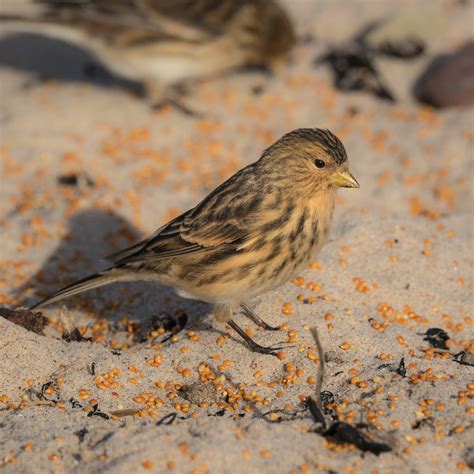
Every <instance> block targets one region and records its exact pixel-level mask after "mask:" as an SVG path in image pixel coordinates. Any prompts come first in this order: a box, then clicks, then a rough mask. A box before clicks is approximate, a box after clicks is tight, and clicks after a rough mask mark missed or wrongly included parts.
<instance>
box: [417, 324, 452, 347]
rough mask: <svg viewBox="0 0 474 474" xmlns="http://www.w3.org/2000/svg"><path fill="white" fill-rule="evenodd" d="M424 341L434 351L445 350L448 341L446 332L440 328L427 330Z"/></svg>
mask: <svg viewBox="0 0 474 474" xmlns="http://www.w3.org/2000/svg"><path fill="white" fill-rule="evenodd" d="M424 336H425V337H424V338H423V340H424V341H427V342H428V343H429V345H430V346H431V347H434V348H435V349H444V350H447V349H448V346H447V345H446V341H448V340H449V339H450V337H449V336H448V334H447V333H446V331H444V330H443V329H440V328H429V329H428V330H427V331H426V333H425V334H424Z"/></svg>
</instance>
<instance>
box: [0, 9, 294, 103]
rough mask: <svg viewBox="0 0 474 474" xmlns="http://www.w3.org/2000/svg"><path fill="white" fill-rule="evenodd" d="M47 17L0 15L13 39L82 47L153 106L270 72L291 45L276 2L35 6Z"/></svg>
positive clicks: (289, 28) (291, 33) (289, 29)
mask: <svg viewBox="0 0 474 474" xmlns="http://www.w3.org/2000/svg"><path fill="white" fill-rule="evenodd" d="M35 3H37V4H40V5H42V6H44V7H45V8H46V9H45V10H44V11H43V12H40V13H39V15H35V16H31V17H24V16H15V15H14V14H10V15H7V14H3V15H1V16H0V20H1V21H2V23H3V24H5V25H7V26H8V24H10V27H11V28H13V29H14V31H31V32H35V33H40V34H43V35H46V36H50V37H53V38H58V39H63V40H65V41H68V42H71V43H74V44H77V45H79V46H80V47H84V48H85V49H87V50H89V51H90V52H91V53H93V54H94V55H95V56H96V57H97V58H99V60H101V61H102V62H103V63H104V64H105V65H106V66H107V67H108V68H109V69H110V70H111V71H113V72H115V73H116V74H119V75H121V76H123V77H125V78H127V79H130V80H134V81H139V82H141V83H142V84H144V86H145V89H146V92H147V96H148V98H149V100H150V102H151V103H152V104H157V103H159V102H160V101H162V100H163V99H164V98H165V99H166V98H170V99H172V95H173V88H172V87H171V86H174V85H179V84H183V83H185V82H186V81H188V80H192V79H199V78H202V77H206V76H210V75H214V74H218V73H221V72H225V71H228V70H230V69H235V68H239V67H244V66H267V67H269V68H273V67H274V66H276V65H277V64H279V63H281V61H282V59H283V58H284V57H285V56H286V54H287V53H288V52H289V50H290V49H291V48H292V46H293V44H294V42H295V35H294V31H293V27H292V24H291V21H290V19H289V18H288V16H287V14H286V12H285V11H284V10H283V8H282V7H281V6H280V5H279V4H278V3H277V2H276V1H275V0H36V2H35Z"/></svg>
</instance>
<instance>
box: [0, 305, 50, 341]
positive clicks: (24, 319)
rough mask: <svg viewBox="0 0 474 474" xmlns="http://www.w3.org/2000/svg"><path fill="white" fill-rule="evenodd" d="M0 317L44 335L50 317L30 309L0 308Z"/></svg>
mask: <svg viewBox="0 0 474 474" xmlns="http://www.w3.org/2000/svg"><path fill="white" fill-rule="evenodd" d="M0 317H3V318H5V319H8V321H10V322H12V323H14V324H18V326H22V327H24V328H25V329H27V330H28V331H33V332H35V333H36V334H40V335H42V336H43V335H44V333H43V329H44V327H45V326H46V324H47V323H48V318H46V317H45V316H43V314H42V313H40V312H39V311H37V312H33V311H30V310H29V309H8V308H0Z"/></svg>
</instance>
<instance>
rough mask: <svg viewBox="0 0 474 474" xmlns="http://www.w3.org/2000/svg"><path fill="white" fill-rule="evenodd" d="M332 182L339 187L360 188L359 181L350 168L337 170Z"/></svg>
mask: <svg viewBox="0 0 474 474" xmlns="http://www.w3.org/2000/svg"><path fill="white" fill-rule="evenodd" d="M331 183H332V184H333V186H337V187H339V188H358V187H359V183H358V182H357V180H356V179H355V178H354V176H352V174H351V172H350V171H349V170H343V171H337V172H336V173H334V174H333V175H332V178H331Z"/></svg>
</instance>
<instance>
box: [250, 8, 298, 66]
mask: <svg viewBox="0 0 474 474" xmlns="http://www.w3.org/2000/svg"><path fill="white" fill-rule="evenodd" d="M256 6H257V7H258V9H257V10H256V14H255V15H254V17H253V19H252V20H254V21H252V25H250V26H248V28H247V31H246V33H248V31H253V34H254V35H255V36H254V41H255V43H254V47H253V53H254V55H255V57H254V58H253V60H251V62H252V63H254V64H255V65H263V66H266V67H267V68H269V69H270V70H272V71H273V70H275V69H278V68H279V67H280V66H281V65H282V64H283V63H284V61H285V58H286V56H287V54H288V53H289V51H290V50H291V48H293V46H294V44H295V40H296V37H295V31H294V29H293V25H292V22H291V20H290V18H289V17H288V14H287V13H286V11H285V10H284V9H283V8H282V7H281V6H280V5H279V4H278V3H277V2H274V1H272V0H260V1H258V2H257V3H256Z"/></svg>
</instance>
